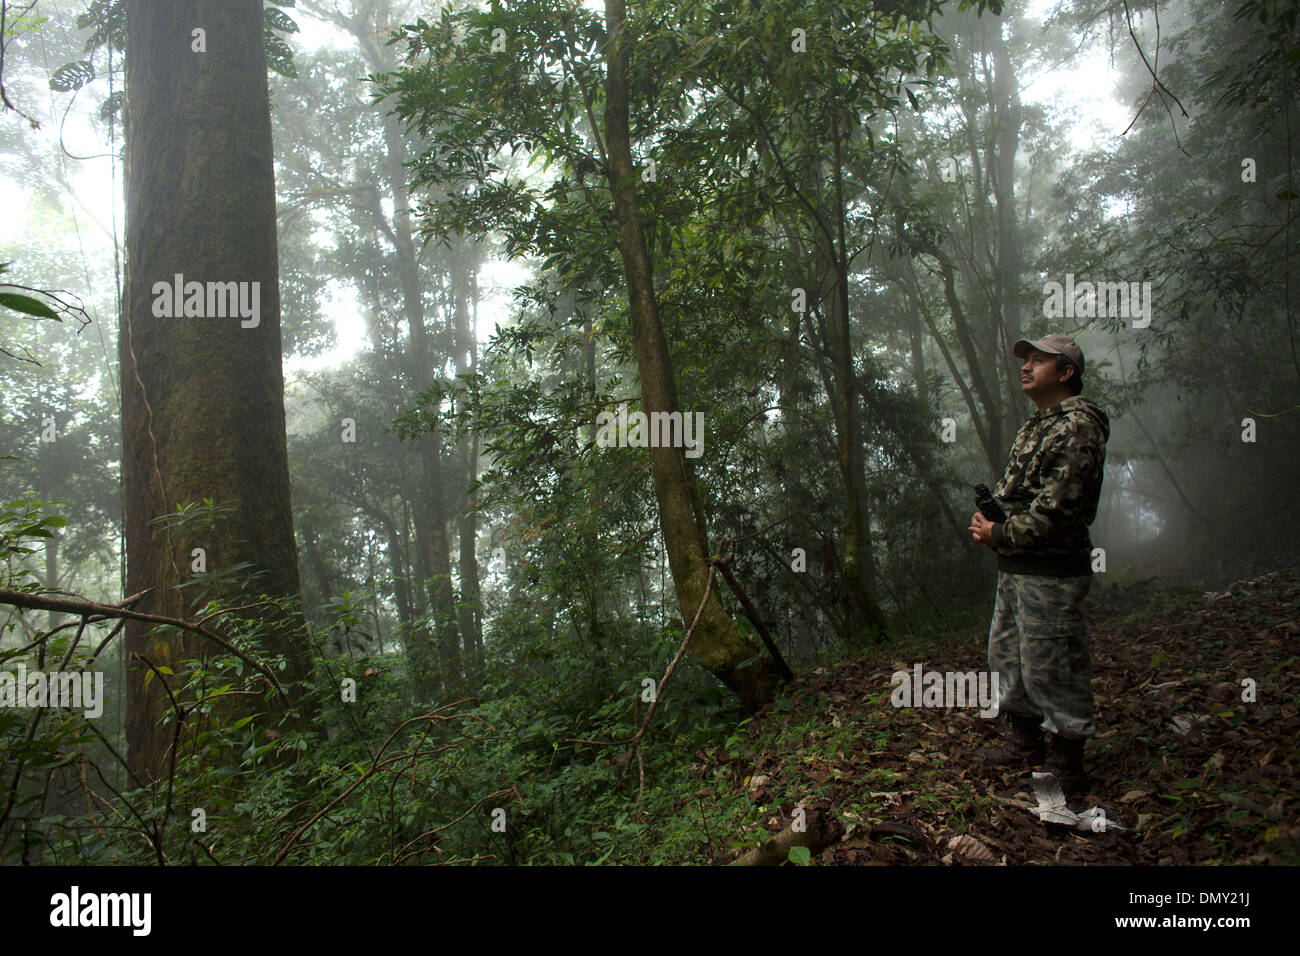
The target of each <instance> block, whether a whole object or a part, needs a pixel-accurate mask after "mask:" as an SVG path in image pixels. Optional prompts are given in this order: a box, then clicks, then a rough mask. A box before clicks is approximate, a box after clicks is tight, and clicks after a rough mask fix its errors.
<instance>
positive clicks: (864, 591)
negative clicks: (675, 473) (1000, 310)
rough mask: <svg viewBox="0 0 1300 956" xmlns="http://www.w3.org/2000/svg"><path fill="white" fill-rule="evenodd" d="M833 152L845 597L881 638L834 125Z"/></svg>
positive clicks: (834, 343) (833, 302)
mask: <svg viewBox="0 0 1300 956" xmlns="http://www.w3.org/2000/svg"><path fill="white" fill-rule="evenodd" d="M831 141H832V146H833V148H834V157H833V162H834V166H833V168H832V176H833V177H834V181H835V228H836V235H835V247H832V248H830V249H828V250H827V251H828V253H829V255H830V258H831V261H832V263H833V267H834V276H835V287H834V292H833V293H832V295H831V299H830V316H829V325H830V327H831V329H832V331H833V334H832V336H831V341H830V344H831V347H832V348H833V349H834V353H833V355H832V361H833V362H834V366H835V390H836V397H837V403H836V404H838V405H839V409H840V414H839V423H840V434H839V449H838V452H839V455H838V458H839V466H840V480H841V481H842V482H843V484H844V509H845V512H844V595H845V598H846V599H847V601H848V607H849V610H850V612H851V614H850V615H849V619H850V623H849V627H850V628H852V626H853V625H854V624H859V625H865V626H866V628H867V631H868V634H869V635H870V636H872V637H875V638H879V637H880V636H882V635H884V633H885V631H886V620H885V615H884V612H883V611H881V609H880V605H879V604H877V603H876V599H875V597H874V596H873V595H872V591H873V589H874V585H875V565H874V562H873V560H872V547H871V518H870V515H869V513H868V510H867V485H866V477H867V476H866V462H865V460H864V456H863V448H862V426H861V422H860V416H859V414H858V394H857V388H856V387H855V383H856V372H855V370H854V367H853V329H852V325H851V322H850V318H849V262H848V243H847V241H846V239H845V234H844V216H845V214H846V209H845V205H844V165H843V158H842V156H841V146H842V138H841V135H840V130H839V128H838V126H837V125H835V124H832V129H831Z"/></svg>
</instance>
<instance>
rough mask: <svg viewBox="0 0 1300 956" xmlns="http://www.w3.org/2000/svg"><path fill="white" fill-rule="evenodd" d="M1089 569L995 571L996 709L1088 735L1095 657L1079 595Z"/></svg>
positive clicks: (1054, 729)
mask: <svg viewBox="0 0 1300 956" xmlns="http://www.w3.org/2000/svg"><path fill="white" fill-rule="evenodd" d="M1091 585H1092V575H1090V574H1081V575H1076V576H1074V577H1068V578H1053V577H1046V576H1043V575H1038V574H1007V573H1005V572H999V573H998V597H997V603H996V605H995V606H994V608H993V623H992V624H991V625H990V626H989V670H990V671H991V672H994V673H996V674H997V675H998V688H999V691H1000V693H1001V700H1000V701H999V702H998V712H999V713H1014V714H1023V715H1025V716H1032V717H1040V716H1041V717H1042V718H1043V722H1042V727H1043V730H1045V731H1047V732H1048V733H1051V734H1058V735H1060V736H1062V737H1090V736H1092V735H1093V734H1095V733H1096V732H1097V725H1096V723H1095V722H1094V720H1093V702H1092V658H1091V657H1090V656H1089V654H1088V633H1087V622H1086V621H1085V620H1084V616H1083V610H1082V608H1080V606H1079V605H1080V603H1081V602H1082V601H1083V599H1084V598H1085V597H1086V596H1087V594H1088V589H1089V587H1091Z"/></svg>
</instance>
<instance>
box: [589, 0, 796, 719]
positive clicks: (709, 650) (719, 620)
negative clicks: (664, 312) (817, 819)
mask: <svg viewBox="0 0 1300 956" xmlns="http://www.w3.org/2000/svg"><path fill="white" fill-rule="evenodd" d="M626 19H627V13H626V8H625V5H624V3H623V0H606V3H605V21H606V25H607V27H608V31H609V45H608V47H607V53H606V58H607V64H608V73H607V77H606V82H607V86H606V97H605V143H606V148H607V152H608V157H607V162H608V166H609V184H610V190H611V192H612V194H613V198H614V210H615V214H616V216H617V219H618V230H619V250H620V252H621V253H622V257H623V267H624V271H625V273H626V275H627V283H628V296H629V300H630V302H629V306H630V309H629V312H630V318H631V326H632V341H633V346H634V348H635V350H636V357H637V373H638V378H639V380H640V384H641V406H642V410H643V411H645V412H646V413H651V412H661V411H665V412H674V411H678V410H679V409H678V403H677V386H676V382H675V380H674V377H673V368H672V362H671V359H670V357H669V353H668V342H667V340H666V339H665V337H664V331H663V326H662V325H661V324H660V322H659V308H658V302H657V301H656V298H655V290H654V276H653V270H652V266H651V263H650V256H649V252H648V249H647V246H646V239H645V233H644V230H643V229H642V225H641V214H640V208H639V206H638V203H637V197H636V182H637V171H636V169H635V168H634V167H633V165H632V148H631V140H630V135H629V131H628V81H627V73H628V62H629V58H630V47H629V44H628V42H627V38H626V37H625V36H624V29H625V25H626ZM649 452H650V468H651V471H652V473H653V477H654V490H655V499H656V500H657V502H658V504H659V524H660V528H661V529H662V531H663V536H664V545H665V547H666V548H667V550H668V565H669V569H670V570H671V572H672V576H673V586H674V588H675V589H676V591H677V600H678V602H679V605H680V608H681V614H682V620H683V621H684V622H685V624H686V625H688V626H689V624H690V623H691V621H692V620H693V619H694V618H695V614H696V612H697V611H698V610H699V608H700V605H701V603H702V602H703V603H704V611H703V614H702V615H701V617H700V622H699V625H698V626H697V628H696V630H695V634H694V636H693V638H692V639H691V643H690V646H689V647H688V649H687V650H688V653H689V654H690V655H691V656H692V657H693V658H694V659H695V660H697V661H698V662H699V663H700V664H702V665H703V666H704V667H706V668H708V670H710V671H711V672H713V674H714V675H716V676H717V677H718V679H719V680H721V681H722V682H723V683H724V684H725V685H726V686H727V687H728V688H730V689H731V690H732V691H734V692H735V693H736V694H737V695H738V696H739V697H740V699H741V701H742V703H744V705H745V706H746V707H748V708H749V709H751V710H753V709H757V708H758V707H760V706H762V705H763V704H764V703H766V702H767V701H768V700H770V699H771V697H772V693H773V690H774V689H775V686H776V684H777V682H778V680H779V679H780V675H779V673H778V672H777V670H776V667H775V665H774V664H773V662H772V660H771V658H769V657H768V656H766V654H762V656H759V654H760V652H759V651H758V650H757V648H756V647H755V645H753V644H751V643H750V642H749V641H747V640H746V639H745V637H744V635H743V634H742V633H741V632H740V630H739V629H738V628H737V627H736V623H735V622H734V621H733V620H732V619H731V617H730V616H729V615H728V614H727V612H726V610H725V609H724V608H723V606H722V603H721V602H720V601H719V600H718V596H717V594H718V592H717V588H716V587H715V588H714V589H713V590H712V592H711V593H710V594H709V598H708V601H707V602H704V594H705V588H706V582H707V579H708V573H709V561H710V555H709V552H708V540H707V533H706V529H705V528H704V526H703V523H702V514H703V509H702V508H701V506H700V497H699V492H698V490H697V488H696V486H695V482H694V479H693V476H692V474H691V471H690V469H689V467H688V462H687V461H686V457H685V455H684V453H683V449H681V448H663V447H660V448H650V449H649ZM747 662H748V663H747Z"/></svg>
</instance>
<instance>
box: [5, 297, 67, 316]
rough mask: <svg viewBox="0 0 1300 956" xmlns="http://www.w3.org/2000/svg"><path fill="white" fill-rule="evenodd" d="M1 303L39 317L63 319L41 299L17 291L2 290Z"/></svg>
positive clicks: (17, 310)
mask: <svg viewBox="0 0 1300 956" xmlns="http://www.w3.org/2000/svg"><path fill="white" fill-rule="evenodd" d="M0 305H2V306H4V307H5V308H7V309H13V310H14V311H15V312H22V313H25V314H26V315H34V316H36V318H38V319H53V320H54V321H55V322H62V321H63V320H62V319H60V318H59V316H58V315H57V314H56V313H55V312H54V310H53V309H51V308H50V307H49V306H48V305H46V304H45V303H44V302H41V301H40V300H39V299H33V298H32V297H31V296H29V295H19V294H18V293H17V292H0Z"/></svg>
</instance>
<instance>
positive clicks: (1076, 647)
mask: <svg viewBox="0 0 1300 956" xmlns="http://www.w3.org/2000/svg"><path fill="white" fill-rule="evenodd" d="M1012 352H1013V353H1014V354H1015V355H1016V357H1017V358H1021V359H1024V365H1023V366H1022V367H1021V369H1020V378H1021V389H1022V390H1023V391H1024V393H1025V394H1026V395H1028V396H1029V398H1030V399H1031V400H1032V401H1033V403H1034V404H1035V405H1037V406H1038V411H1037V412H1036V413H1034V414H1033V415H1032V416H1030V418H1029V421H1027V422H1025V424H1024V426H1023V427H1022V428H1021V429H1020V432H1019V434H1017V435H1016V441H1015V444H1014V445H1013V446H1012V448H1011V457H1010V460H1009V461H1008V462H1007V468H1006V472H1005V473H1004V474H1003V476H1002V480H1001V481H1000V482H998V485H997V487H996V488H995V489H994V490H993V497H994V498H995V499H996V500H997V502H998V504H999V505H1000V506H1001V507H1002V510H1003V512H1004V513H1005V514H1006V516H1007V518H1006V520H1005V521H1002V522H997V523H994V522H992V521H990V520H989V519H988V518H986V517H984V515H982V514H981V513H980V512H978V511H977V512H975V514H974V515H973V516H972V517H971V525H970V531H971V534H972V535H974V537H975V540H976V541H978V542H979V543H980V544H982V545H984V546H985V547H987V548H991V549H993V550H994V551H996V552H997V556H998V589H997V601H996V605H995V607H994V610H993V622H992V624H991V626H990V627H989V669H990V670H991V671H994V672H995V673H996V674H997V675H998V682H999V688H1000V696H1001V700H1000V701H999V708H998V709H999V713H1006V714H1007V715H1008V716H1009V718H1010V722H1011V728H1012V734H1011V739H1010V740H1009V741H1008V743H1007V744H1006V746H1004V747H1002V748H1001V749H999V750H991V749H984V750H981V751H979V752H978V753H979V755H980V756H982V757H983V758H984V759H985V760H987V761H988V762H989V763H992V764H994V765H998V766H1011V765H1016V764H1020V765H1026V766H1035V765H1037V764H1039V763H1042V762H1043V758H1044V757H1046V758H1047V760H1046V763H1045V768H1046V769H1048V770H1051V771H1053V772H1054V773H1055V774H1056V775H1057V777H1058V779H1060V781H1061V783H1062V786H1063V787H1064V788H1065V790H1066V792H1067V793H1071V794H1075V795H1078V794H1083V793H1086V792H1087V788H1088V786H1089V780H1088V775H1087V773H1086V771H1085V770H1084V767H1083V745H1084V741H1085V740H1086V739H1087V738H1088V737H1090V736H1091V735H1092V734H1094V733H1096V732H1097V727H1096V724H1095V722H1094V720H1093V698H1092V661H1091V658H1090V656H1089V654H1088V642H1087V625H1086V622H1085V621H1084V617H1083V611H1082V610H1081V609H1080V606H1079V605H1080V603H1081V602H1082V601H1083V599H1084V597H1085V596H1086V595H1087V593H1088V588H1089V586H1090V585H1091V583H1092V542H1091V541H1090V540H1089V538H1088V525H1090V524H1092V521H1093V519H1094V518H1095V517H1096V516H1097V500H1098V498H1099V497H1100V495H1101V479H1102V468H1103V465H1104V464H1105V461H1106V440H1107V439H1108V438H1109V437H1110V422H1109V421H1108V420H1107V417H1106V413H1105V412H1103V411H1102V410H1101V409H1100V408H1098V407H1097V406H1096V405H1095V404H1093V403H1092V402H1091V401H1090V400H1088V399H1086V398H1083V397H1082V396H1081V395H1080V392H1081V391H1082V390H1083V352H1082V351H1081V350H1080V349H1079V346H1078V345H1076V344H1075V342H1074V339H1072V338H1070V337H1069V336H1067V335H1048V336H1045V337H1043V338H1041V339H1038V340H1037V341H1032V342H1031V341H1027V340H1025V339H1021V340H1020V341H1018V342H1016V344H1015V345H1014V346H1013V347H1012ZM1044 732H1047V733H1050V734H1051V735H1052V745H1051V753H1050V755H1049V754H1048V752H1047V751H1048V747H1047V741H1046V737H1045V735H1044Z"/></svg>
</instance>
